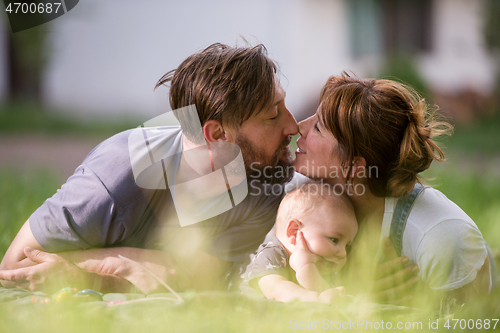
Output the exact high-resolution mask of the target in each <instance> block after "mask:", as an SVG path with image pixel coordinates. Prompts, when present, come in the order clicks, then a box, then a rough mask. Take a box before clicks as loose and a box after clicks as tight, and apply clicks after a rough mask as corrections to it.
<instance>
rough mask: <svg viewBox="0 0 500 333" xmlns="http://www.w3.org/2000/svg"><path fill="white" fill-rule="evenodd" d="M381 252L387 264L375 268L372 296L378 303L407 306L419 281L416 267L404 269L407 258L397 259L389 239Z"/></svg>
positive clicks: (386, 239) (385, 240)
mask: <svg viewBox="0 0 500 333" xmlns="http://www.w3.org/2000/svg"><path fill="white" fill-rule="evenodd" d="M383 250H384V254H385V257H386V258H387V262H385V263H383V264H380V265H379V266H378V267H377V270H376V272H375V282H374V285H373V289H372V295H373V296H374V297H375V299H376V300H377V302H380V303H392V304H407V303H409V302H410V301H411V299H412V298H413V297H412V295H411V293H412V291H413V289H414V288H415V286H416V284H417V282H418V281H419V278H418V276H417V274H418V266H417V265H411V266H408V267H404V266H405V265H406V264H407V263H408V261H409V259H408V257H398V256H397V253H396V250H395V249H394V246H393V245H392V243H391V241H390V239H389V238H385V239H384V247H383Z"/></svg>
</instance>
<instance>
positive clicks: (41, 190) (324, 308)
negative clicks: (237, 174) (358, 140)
mask: <svg viewBox="0 0 500 333" xmlns="http://www.w3.org/2000/svg"><path fill="white" fill-rule="evenodd" d="M9 117H12V118H9ZM40 117H41V118H40V122H39V123H37V121H33V120H29V121H28V122H22V119H23V117H22V116H21V115H19V114H18V115H10V116H8V117H7V116H5V114H4V115H2V114H0V131H17V132H19V131H28V130H29V131H32V130H36V131H55V132H58V131H60V132H58V133H65V131H67V128H65V127H66V126H69V128H71V126H74V128H77V130H76V131H77V133H86V131H87V130H89V131H90V132H92V131H93V130H95V128H96V127H95V126H91V125H88V126H90V127H86V126H87V125H82V124H75V123H74V122H73V123H71V124H67V123H64V122H62V120H61V123H58V124H57V121H56V123H52V122H51V121H49V120H47V119H45V118H44V117H46V116H45V115H42V116H40ZM6 119H11V121H10V122H9V124H10V125H6V124H5V123H4V121H5V120H6ZM30 119H31V118H30ZM43 119H45V120H43ZM492 124H493V122H492V121H489V122H485V123H479V124H477V125H474V126H469V127H466V128H465V127H460V128H457V129H456V133H455V137H454V138H452V139H450V140H449V141H448V149H447V151H449V152H450V153H451V154H452V155H453V156H455V157H456V156H458V157H456V159H455V157H454V158H453V159H450V161H449V162H446V163H444V164H442V165H439V164H436V163H435V164H434V165H433V167H432V168H431V169H430V170H428V171H427V172H426V173H425V175H426V176H427V177H437V178H436V180H434V181H432V182H431V183H432V184H433V185H434V186H436V187H437V188H438V189H439V190H440V191H442V192H443V193H444V194H445V195H447V196H448V197H449V198H450V199H451V200H453V201H454V202H456V203H457V204H458V205H459V206H460V207H461V208H463V209H464V211H465V212H466V213H467V214H468V215H469V216H470V217H471V218H472V219H473V220H474V221H475V222H476V223H477V225H478V226H479V228H480V230H481V231H482V233H483V235H484V237H485V239H486V240H487V241H488V242H489V243H490V245H491V246H492V247H493V248H494V249H500V239H499V237H498V235H500V178H499V176H498V173H495V172H494V170H493V172H490V171H487V172H485V171H484V170H482V169H481V168H478V169H474V168H472V169H471V168H468V169H466V170H465V171H464V170H463V169H461V162H460V161H469V160H471V159H475V158H476V157H477V156H478V154H479V155H481V156H482V158H485V159H486V160H488V159H490V158H493V157H494V156H498V155H499V154H500V152H499V149H500V145H499V144H498V143H499V141H498V137H497V136H496V135H494V131H495V130H496V128H500V124H498V123H497V125H492ZM9 126H10V127H9ZM134 126H135V125H134ZM104 127H105V126H103V128H104ZM115 130H116V131H119V130H120V129H118V128H116V129H114V128H113V127H107V129H103V131H106V132H105V133H108V131H109V132H112V133H113V132H114V131H115ZM94 133H95V132H94ZM112 133H111V134H112ZM100 134H103V132H101V133H100ZM292 150H295V148H292ZM463 154H465V155H463ZM485 156H486V157H485ZM472 164H474V163H472ZM57 179H58V177H57V175H55V174H54V173H53V172H52V171H51V170H36V169H35V170H32V171H26V172H24V173H19V172H18V171H17V170H14V169H8V168H5V167H0V256H3V254H4V253H5V251H6V249H7V248H8V246H9V244H10V242H11V241H12V239H13V238H14V236H15V234H16V233H17V231H18V230H19V228H20V227H21V225H22V224H23V223H24V221H25V220H26V219H27V218H28V217H29V216H30V214H31V213H32V212H33V211H34V210H35V209H36V208H37V207H39V206H40V205H41V204H42V203H43V202H44V200H45V199H47V198H48V197H50V196H51V195H52V194H54V193H55V191H56V190H57V189H58V188H59V187H60V186H61V183H60V181H58V180H57ZM184 296H185V298H186V300H187V301H186V302H185V303H183V304H177V303H174V302H171V301H147V302H142V303H133V304H129V305H118V306H114V307H110V306H108V305H106V303H97V304H80V305H71V304H69V305H68V304H48V305H44V304H39V303H37V304H32V303H31V302H30V300H29V299H23V298H20V299H18V300H16V299H15V298H14V299H13V300H12V301H10V302H8V303H5V302H1V301H0V332H51V333H52V332H97V333H101V332H102V333H105V332H106V333H108V332H117V333H118V332H119V333H128V332H134V333H135V332H148V333H152V332H165V331H168V332H288V331H296V330H297V329H293V328H294V327H297V328H298V325H299V323H302V325H304V330H305V331H309V329H306V327H307V326H306V325H308V324H307V323H310V325H312V327H316V329H317V327H318V325H323V329H324V330H327V329H326V328H325V326H324V325H325V323H328V324H329V325H333V328H332V326H329V327H328V330H336V329H335V323H349V321H351V322H353V321H354V322H356V321H357V320H364V321H365V322H366V321H369V322H371V323H372V324H374V323H379V324H380V323H381V322H382V321H384V322H385V323H387V322H391V324H392V325H396V324H397V323H398V322H411V323H413V322H418V323H422V326H421V327H422V329H414V330H411V329H410V330H407V331H415V332H416V331H419V332H422V331H423V332H425V331H428V330H429V328H428V326H429V321H431V322H433V323H434V322H435V321H436V320H439V328H440V329H439V330H438V331H440V332H449V331H453V332H461V331H467V332H470V331H474V330H470V329H464V330H462V329H460V327H459V326H457V327H455V329H453V324H454V322H453V319H458V320H462V319H463V320H467V321H468V320H469V319H473V320H474V322H477V320H479V319H481V320H483V319H493V318H499V317H500V307H499V300H500V289H497V291H496V292H495V294H494V295H493V296H492V297H491V298H489V299H480V298H476V299H474V300H473V301H472V302H471V303H470V304H467V305H465V306H463V307H451V308H448V307H447V305H446V304H443V305H442V306H441V308H440V309H439V308H438V309H424V310H411V309H407V308H399V307H395V306H382V305H373V304H370V303H367V302H366V301H363V300H362V299H354V300H353V301H352V303H347V304H335V305H332V306H328V305H323V304H309V303H291V304H281V303H278V302H272V301H267V300H250V299H247V298H244V297H242V296H238V295H234V294H211V293H187V294H184ZM0 298H1V297H0ZM294 320H295V321H294ZM447 320H450V322H449V323H451V328H450V329H446V328H444V324H445V323H446V321H447ZM315 323H319V324H315ZM295 325H297V326H295ZM315 325H316V326H315ZM349 327H351V326H349ZM365 328H366V327H365V326H360V327H357V328H355V329H349V331H356V332H370V331H380V330H376V329H373V330H370V329H365ZM498 328H500V324H498V325H497V330H498ZM483 330H485V329H484V328H483V329H481V331H483ZM300 331H302V330H300ZM395 331H398V330H395ZM486 331H493V330H492V329H491V328H490V329H489V330H486Z"/></svg>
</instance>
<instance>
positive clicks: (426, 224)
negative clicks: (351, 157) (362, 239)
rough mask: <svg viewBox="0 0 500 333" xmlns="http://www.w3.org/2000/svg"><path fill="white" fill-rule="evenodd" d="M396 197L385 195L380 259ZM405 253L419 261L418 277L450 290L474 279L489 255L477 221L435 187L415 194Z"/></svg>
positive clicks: (407, 228)
mask: <svg viewBox="0 0 500 333" xmlns="http://www.w3.org/2000/svg"><path fill="white" fill-rule="evenodd" d="M397 201H398V199H397V198H386V200H385V211H384V219H383V222H382V230H381V235H380V243H379V249H378V252H377V257H376V258H377V259H380V258H381V256H382V255H383V252H382V239H383V238H384V237H389V231H390V227H391V220H392V215H393V212H394V209H395V208H396V204H397ZM401 255H402V256H407V257H408V258H409V259H410V262H409V263H408V265H412V264H417V265H418V266H419V269H420V273H419V277H420V278H421V279H422V281H424V282H426V283H427V284H428V286H429V287H430V288H432V289H435V290H440V291H448V290H454V289H457V288H460V287H463V286H465V285H466V284H468V283H470V282H472V281H473V280H474V279H475V278H476V275H477V272H478V271H479V270H480V269H481V267H482V266H483V264H484V261H485V259H486V256H487V255H488V253H487V250H486V243H485V241H484V239H483V236H482V234H481V232H480V231H479V229H478V228H477V226H476V224H475V223H474V222H473V221H472V219H471V218H470V217H469V216H467V214H465V212H464V211H463V210H462V209H460V207H458V206H457V205H456V204H455V203H454V202H452V201H451V200H449V199H448V198H447V197H446V196H445V195H444V194H443V193H441V192H440V191H438V190H435V189H433V188H425V190H424V191H423V192H422V193H421V194H420V195H419V196H418V197H417V198H416V200H415V203H414V205H413V208H412V210H411V212H410V215H409V216H408V220H407V222H406V228H405V231H404V233H403V247H402V250H401Z"/></svg>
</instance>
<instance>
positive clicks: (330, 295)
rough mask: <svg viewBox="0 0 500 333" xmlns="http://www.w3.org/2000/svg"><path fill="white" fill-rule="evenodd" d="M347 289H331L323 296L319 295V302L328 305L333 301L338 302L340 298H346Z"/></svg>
mask: <svg viewBox="0 0 500 333" xmlns="http://www.w3.org/2000/svg"><path fill="white" fill-rule="evenodd" d="M345 295H346V294H345V288H344V287H337V288H330V289H327V290H325V291H323V292H322V293H321V294H319V297H318V298H319V301H320V302H321V303H328V304H331V303H333V301H335V300H338V299H339V298H342V297H345Z"/></svg>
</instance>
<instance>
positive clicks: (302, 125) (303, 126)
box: [299, 116, 314, 136]
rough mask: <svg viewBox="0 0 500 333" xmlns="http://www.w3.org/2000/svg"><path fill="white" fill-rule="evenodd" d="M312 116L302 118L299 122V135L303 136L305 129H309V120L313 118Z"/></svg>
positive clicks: (305, 132)
mask: <svg viewBox="0 0 500 333" xmlns="http://www.w3.org/2000/svg"><path fill="white" fill-rule="evenodd" d="M313 117H314V116H311V117H309V118H307V119H304V120H302V121H301V122H300V123H299V134H300V135H301V136H305V134H307V131H308V130H309V127H310V124H311V120H313V119H312V118H313Z"/></svg>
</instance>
